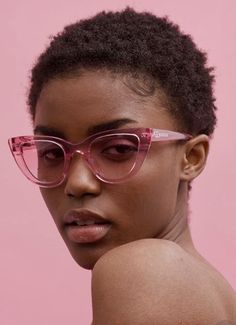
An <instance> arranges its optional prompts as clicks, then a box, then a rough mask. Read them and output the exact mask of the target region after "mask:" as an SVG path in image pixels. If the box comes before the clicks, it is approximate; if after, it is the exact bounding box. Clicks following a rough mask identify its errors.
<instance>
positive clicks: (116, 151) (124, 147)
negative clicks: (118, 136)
mask: <svg viewBox="0 0 236 325" xmlns="http://www.w3.org/2000/svg"><path fill="white" fill-rule="evenodd" d="M137 151H138V148H137V146H136V145H135V144H133V143H130V142H129V141H120V142H118V143H116V144H113V143H109V144H107V145H106V146H105V147H104V148H103V149H102V150H101V154H102V155H103V156H105V157H106V158H108V159H112V160H127V159H129V158H131V157H133V156H134V154H136V153H137Z"/></svg>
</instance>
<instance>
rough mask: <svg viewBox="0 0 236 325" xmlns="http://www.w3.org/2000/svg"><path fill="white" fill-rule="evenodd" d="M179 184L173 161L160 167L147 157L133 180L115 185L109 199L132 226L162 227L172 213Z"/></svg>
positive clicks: (174, 208) (173, 212)
mask: <svg viewBox="0 0 236 325" xmlns="http://www.w3.org/2000/svg"><path fill="white" fill-rule="evenodd" d="M161 167H162V168H161ZM178 185H179V180H178V174H177V171H176V168H173V164H172V163H171V164H165V165H162V166H161V163H160V164H159V165H158V164H154V163H153V161H151V160H150V161H147V162H146V164H145V168H142V169H141V170H140V171H139V173H138V174H137V175H136V176H134V178H133V179H131V180H130V181H128V182H126V183H123V185H121V184H120V185H119V186H118V185H117V188H116V189H115V192H113V194H112V200H113V202H115V204H116V206H117V207H118V210H119V211H120V210H123V211H121V212H123V214H125V215H127V216H129V219H130V220H132V223H133V225H137V226H138V225H139V227H140V225H142V227H143V228H145V229H147V228H149V229H150V227H152V226H154V225H155V226H158V227H159V228H161V227H162V226H164V225H165V223H166V221H167V220H170V219H171V218H172V217H173V216H174V214H175V211H176V203H177V193H178ZM147 221H148V222H147Z"/></svg>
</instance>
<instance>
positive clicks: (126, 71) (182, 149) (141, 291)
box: [9, 8, 236, 325]
mask: <svg viewBox="0 0 236 325" xmlns="http://www.w3.org/2000/svg"><path fill="white" fill-rule="evenodd" d="M213 82H214V76H213V69H212V68H208V67H207V66H206V55H205V54H204V53H203V52H201V51H199V50H198V49H197V48H196V46H195V44H194V43H193V41H192V39H191V37H190V36H187V35H184V34H183V33H182V32H181V31H180V30H179V28H178V26H176V25H174V24H173V23H171V22H170V21H169V20H168V19H167V18H158V17H155V16H154V15H152V14H149V13H136V12H135V11H134V10H132V9H130V8H127V9H126V10H124V11H122V12H115V13H112V12H108V13H105V12H102V13H100V14H98V15H96V16H95V17H92V18H90V19H87V20H83V21H80V22H78V23H75V24H72V25H69V26H67V27H65V29H64V30H63V31H62V32H61V33H59V34H58V35H56V36H55V37H54V38H53V39H52V41H51V43H50V44H49V46H48V48H47V49H46V50H45V52H44V53H42V54H41V56H40V57H39V59H38V61H37V62H36V64H35V66H34V68H33V69H32V77H31V87H30V91H29V95H28V105H29V112H30V115H31V118H32V122H33V127H34V135H33V136H20V137H15V138H12V139H10V140H9V144H10V148H11V150H12V153H13V155H14V158H15V160H16V162H17V163H18V165H19V167H20V168H21V170H22V171H23V172H24V174H25V176H26V177H28V178H29V179H30V180H31V181H33V182H34V183H36V184H38V185H39V186H40V190H41V193H42V196H43V199H44V200H45V203H46V205H47V207H48V209H49V211H50V213H51V215H52V217H53V219H54V221H55V224H56V226H57V228H58V230H59V232H60V234H61V236H62V238H63V240H64V241H65V244H66V245H67V247H68V249H69V251H70V253H71V255H72V257H73V258H74V260H75V261H76V262H77V263H78V264H79V265H80V266H81V267H83V268H85V269H89V270H92V300H93V325H106V324H112V325H114V324H121V325H123V324H125V325H129V324H150V325H151V324H155V325H156V324H162V325H164V324H191V325H194V324H198V325H199V324H201V325H204V324H217V323H220V322H223V321H224V322H227V323H228V324H230V323H232V322H236V297H235V292H234V291H233V289H232V287H231V286H230V285H229V284H228V283H227V281H226V280H225V279H224V278H223V276H222V275H221V274H219V273H218V271H217V270H215V269H214V268H213V267H212V266H211V265H210V264H209V263H208V262H207V261H206V260H205V259H204V258H203V257H202V256H201V255H200V254H199V253H198V252H197V250H196V249H195V247H194V244H193V242H192V238H191V234H190V229H189V225H188V198H189V191H190V190H191V182H192V181H193V179H194V178H195V177H197V176H198V175H199V174H200V173H201V172H202V170H203V169H204V166H205V164H206V160H207V155H208V150H209V140H210V138H211V136H212V134H213V131H214V127H215V124H216V117H215V110H216V107H215V105H214V102H215V99H214V96H213Z"/></svg>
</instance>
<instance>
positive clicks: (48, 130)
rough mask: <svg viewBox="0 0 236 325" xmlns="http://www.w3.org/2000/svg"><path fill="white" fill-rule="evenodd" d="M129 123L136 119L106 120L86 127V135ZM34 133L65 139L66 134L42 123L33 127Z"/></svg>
mask: <svg viewBox="0 0 236 325" xmlns="http://www.w3.org/2000/svg"><path fill="white" fill-rule="evenodd" d="M129 123H137V121H135V120H132V119H129V118H122V119H117V120H112V121H108V122H105V123H101V124H97V125H93V126H91V127H89V128H88V130H87V136H90V135H93V134H96V133H99V132H103V131H107V130H112V129H118V128H120V127H122V126H124V125H126V124H129ZM34 134H43V135H50V136H54V137H58V138H62V139H65V140H66V136H65V134H64V133H63V132H61V131H59V130H57V129H55V128H53V127H48V126H44V125H37V126H36V127H35V128H34Z"/></svg>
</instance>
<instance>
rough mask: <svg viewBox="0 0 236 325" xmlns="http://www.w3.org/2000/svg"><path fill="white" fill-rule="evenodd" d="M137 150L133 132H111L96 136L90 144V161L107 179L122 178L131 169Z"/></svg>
mask: <svg viewBox="0 0 236 325" xmlns="http://www.w3.org/2000/svg"><path fill="white" fill-rule="evenodd" d="M138 151H139V138H138V136H136V135H135V134H113V135H104V136H101V137H99V138H96V139H95V140H94V141H93V142H92V143H91V145H90V162H91V164H92V166H93V168H94V169H95V172H96V174H97V175H98V176H100V177H101V178H102V179H104V180H107V181H111V182H112V181H114V182H115V181H118V180H121V179H124V178H125V177H126V176H127V175H129V174H130V172H131V171H132V170H133V168H134V166H135V163H136V160H137V155H138Z"/></svg>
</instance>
